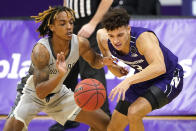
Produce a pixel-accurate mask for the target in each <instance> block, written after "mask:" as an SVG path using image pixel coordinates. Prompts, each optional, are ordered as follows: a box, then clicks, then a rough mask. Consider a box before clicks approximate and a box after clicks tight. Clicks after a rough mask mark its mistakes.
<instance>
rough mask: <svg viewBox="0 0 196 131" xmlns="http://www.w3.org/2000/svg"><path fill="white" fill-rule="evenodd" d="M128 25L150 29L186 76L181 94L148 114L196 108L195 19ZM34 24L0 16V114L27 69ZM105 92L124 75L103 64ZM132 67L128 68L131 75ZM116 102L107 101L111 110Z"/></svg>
mask: <svg viewBox="0 0 196 131" xmlns="http://www.w3.org/2000/svg"><path fill="white" fill-rule="evenodd" d="M130 25H131V26H142V27H147V28H150V29H152V30H153V31H154V32H155V33H156V34H157V36H158V37H159V39H160V41H161V42H162V43H163V44H164V45H165V46H166V47H168V48H169V49H170V50H172V52H174V53H175V54H176V55H177V56H178V57H179V63H180V64H181V65H182V66H183V69H184V71H185V72H184V73H185V76H184V77H185V79H184V88H183V90H182V92H181V94H180V95H179V96H178V97H177V98H176V99H175V100H174V101H172V102H171V103H170V104H168V105H167V106H165V107H163V108H162V109H159V110H155V111H153V112H152V113H150V114H149V115H192V114H195V112H196V107H194V105H196V96H195V93H196V88H195V87H196V80H195V79H196V48H195V45H196V41H195V39H194V38H195V34H196V28H195V27H196V19H152V20H148V19H141V20H139V19H138V20H131V21H130ZM36 28H37V24H35V23H34V22H33V21H30V20H26V21H25V20H0V101H1V102H0V114H8V113H9V110H10V109H11V106H12V105H13V103H14V100H15V96H16V84H17V82H18V81H19V80H20V78H21V77H22V76H24V75H25V73H26V72H27V71H28V67H29V65H30V55H31V50H32V48H33V45H34V44H35V43H36V41H37V40H38V39H39V37H38V33H37V32H36V31H35V30H36ZM105 71H106V78H107V85H108V93H109V92H110V90H111V89H112V88H113V87H115V86H116V85H117V84H118V83H119V82H120V81H121V80H122V79H123V78H120V79H119V78H116V77H114V76H113V75H112V74H111V73H110V72H109V71H108V70H107V68H105ZM132 73H133V70H130V74H129V75H132ZM115 105H116V102H115V101H114V102H111V101H110V109H111V110H112V111H113V109H114V107H115Z"/></svg>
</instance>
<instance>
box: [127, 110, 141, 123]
mask: <svg viewBox="0 0 196 131" xmlns="http://www.w3.org/2000/svg"><path fill="white" fill-rule="evenodd" d="M127 116H128V119H129V120H131V121H134V120H135V121H137V120H139V119H142V118H143V117H144V116H145V115H142V114H141V113H140V112H139V111H138V110H137V109H133V108H129V109H128V114H127Z"/></svg>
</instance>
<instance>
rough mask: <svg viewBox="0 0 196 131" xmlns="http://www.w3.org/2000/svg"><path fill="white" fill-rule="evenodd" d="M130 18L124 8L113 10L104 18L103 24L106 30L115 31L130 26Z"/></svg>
mask: <svg viewBox="0 0 196 131" xmlns="http://www.w3.org/2000/svg"><path fill="white" fill-rule="evenodd" d="M129 20H130V16H129V14H128V13H127V11H126V10H125V9H123V8H113V9H111V10H109V11H108V12H107V13H106V14H105V15H104V17H103V19H102V21H101V24H102V26H103V28H105V29H106V30H111V31H112V30H114V29H117V28H119V27H121V26H127V25H129Z"/></svg>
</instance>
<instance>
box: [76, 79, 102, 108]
mask: <svg viewBox="0 0 196 131" xmlns="http://www.w3.org/2000/svg"><path fill="white" fill-rule="evenodd" d="M74 99H75V102H76V103H77V105H78V106H79V107H80V108H82V109H83V110H85V111H93V110H96V109H99V108H100V107H101V106H102V105H103V103H104V102H105V99H106V90H105V88H104V86H103V84H102V83H101V82H99V81H98V80H95V79H84V80H82V81H80V82H79V83H78V84H77V86H76V88H75V91H74Z"/></svg>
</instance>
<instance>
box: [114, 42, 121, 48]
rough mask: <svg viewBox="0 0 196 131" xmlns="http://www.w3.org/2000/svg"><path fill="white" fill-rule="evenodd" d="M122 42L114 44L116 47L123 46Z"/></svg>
mask: <svg viewBox="0 0 196 131" xmlns="http://www.w3.org/2000/svg"><path fill="white" fill-rule="evenodd" d="M121 45H122V44H121V43H120V42H119V43H116V44H114V46H115V47H116V48H120V47H121Z"/></svg>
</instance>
